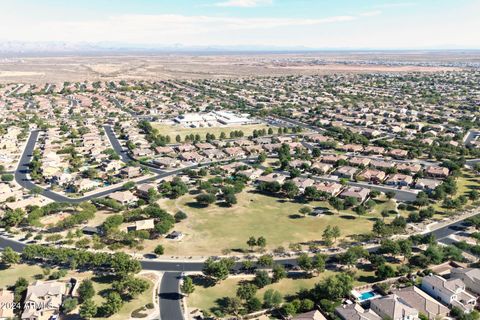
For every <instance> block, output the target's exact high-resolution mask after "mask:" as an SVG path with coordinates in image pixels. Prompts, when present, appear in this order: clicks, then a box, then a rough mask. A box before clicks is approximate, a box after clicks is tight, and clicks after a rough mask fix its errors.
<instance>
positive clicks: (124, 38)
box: [0, 14, 356, 43]
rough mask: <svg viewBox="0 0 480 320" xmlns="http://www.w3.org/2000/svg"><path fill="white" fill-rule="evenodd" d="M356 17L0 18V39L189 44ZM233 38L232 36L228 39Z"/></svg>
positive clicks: (169, 16)
mask: <svg viewBox="0 0 480 320" xmlns="http://www.w3.org/2000/svg"><path fill="white" fill-rule="evenodd" d="M354 19H356V17H355V16H332V17H325V18H319V19H301V18H298V19H297V18H237V17H213V16H186V15H176V14H164V15H118V16H111V17H107V18H105V19H99V20H79V21H52V20H49V21H39V22H37V23H35V28H30V27H29V26H28V25H26V24H24V23H22V21H16V24H15V25H16V27H15V28H13V29H12V28H7V27H6V26H8V25H10V26H11V25H12V24H11V22H10V21H8V20H4V19H0V39H6V40H26V41H35V40H47V41H121V42H129V43H139V42H148V43H178V42H183V43H191V42H195V43H196V42H197V41H200V40H201V39H203V41H205V40H210V41H208V42H209V43H211V42H214V41H212V40H215V39H216V38H224V37H227V38H228V36H229V33H232V32H236V33H238V34H240V35H241V36H242V37H244V40H242V41H245V42H248V41H246V40H247V39H248V37H249V36H251V35H252V31H253V30H255V31H256V32H258V31H261V30H272V32H274V31H275V30H277V29H278V28H284V27H289V28H292V27H301V26H315V25H323V24H332V23H340V22H344V21H351V20H354ZM232 40H233V39H232Z"/></svg>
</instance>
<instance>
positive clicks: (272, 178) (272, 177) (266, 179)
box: [257, 173, 287, 184]
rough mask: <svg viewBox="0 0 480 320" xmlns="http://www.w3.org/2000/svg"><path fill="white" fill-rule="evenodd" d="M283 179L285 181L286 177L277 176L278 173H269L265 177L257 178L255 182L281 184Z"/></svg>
mask: <svg viewBox="0 0 480 320" xmlns="http://www.w3.org/2000/svg"><path fill="white" fill-rule="evenodd" d="M285 179H287V176H285V175H283V174H278V173H270V174H267V175H266V176H260V177H258V178H257V182H275V181H276V182H278V183H280V184H282V183H283V182H284V181H285Z"/></svg>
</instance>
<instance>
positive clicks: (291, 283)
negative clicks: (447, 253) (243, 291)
mask: <svg viewBox="0 0 480 320" xmlns="http://www.w3.org/2000/svg"><path fill="white" fill-rule="evenodd" d="M333 274H335V272H334V271H328V270H327V271H325V272H323V273H321V274H320V275H318V276H316V277H312V278H297V279H293V278H286V279H282V280H280V281H279V282H277V283H273V284H270V285H268V286H265V287H264V288H262V289H260V290H258V292H257V297H258V298H259V299H260V301H263V294H264V293H265V291H267V290H268V289H274V290H277V291H279V292H281V293H282V295H283V296H284V297H288V296H293V295H294V294H296V293H297V292H298V291H300V289H311V288H313V286H314V285H315V284H316V283H318V282H319V281H320V280H321V279H323V278H325V277H328V276H330V275H333ZM372 275H373V272H365V271H362V270H358V271H357V276H358V278H359V280H357V281H355V286H359V285H363V284H366V283H367V282H365V281H364V279H371V278H372ZM247 279H252V278H239V277H235V278H228V279H227V280H224V281H222V282H220V283H219V284H217V285H215V286H213V287H203V286H195V291H194V293H192V294H191V295H190V296H189V297H188V307H189V308H199V309H201V310H211V309H212V308H215V307H217V306H218V304H217V301H218V300H219V299H221V298H224V297H234V296H235V295H236V290H237V288H238V284H239V283H240V282H241V281H245V280H247Z"/></svg>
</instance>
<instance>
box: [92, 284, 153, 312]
mask: <svg viewBox="0 0 480 320" xmlns="http://www.w3.org/2000/svg"><path fill="white" fill-rule="evenodd" d="M138 277H139V278H142V279H144V280H148V281H149V285H150V286H149V288H148V289H147V290H145V292H143V293H142V294H141V295H139V296H138V297H136V298H135V299H132V300H130V301H128V302H126V303H125V304H124V305H123V306H122V308H121V309H120V311H119V312H118V313H116V314H114V315H112V316H111V317H109V318H108V319H109V320H123V319H129V318H130V315H131V313H132V312H133V311H134V310H136V309H138V308H141V307H143V306H145V305H146V304H147V303H151V302H152V292H153V287H154V285H153V283H152V282H151V281H150V280H149V279H148V278H146V277H142V276H138ZM92 281H93V287H94V288H95V291H96V294H95V296H94V297H93V301H95V303H96V304H97V305H98V306H99V305H101V304H102V303H103V302H104V300H105V299H104V298H103V296H105V295H106V294H107V293H108V291H109V290H110V288H111V287H112V279H111V278H110V277H95V276H94V277H92ZM95 319H107V318H95Z"/></svg>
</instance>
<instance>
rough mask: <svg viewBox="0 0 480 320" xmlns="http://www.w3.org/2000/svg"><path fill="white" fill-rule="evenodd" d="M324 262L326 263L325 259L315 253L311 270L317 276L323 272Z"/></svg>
mask: <svg viewBox="0 0 480 320" xmlns="http://www.w3.org/2000/svg"><path fill="white" fill-rule="evenodd" d="M325 261H326V257H325V256H324V255H323V254H321V253H317V254H316V255H314V256H313V258H312V268H313V270H314V271H315V272H316V273H317V274H319V273H322V272H323V271H325Z"/></svg>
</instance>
